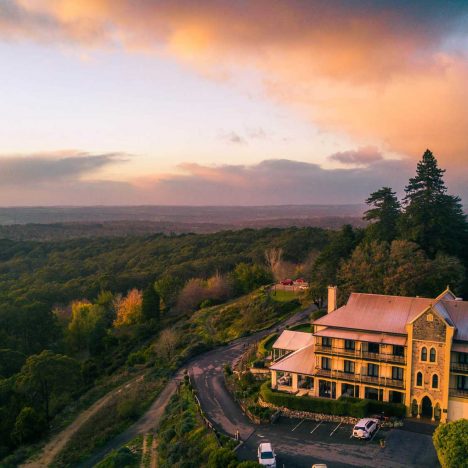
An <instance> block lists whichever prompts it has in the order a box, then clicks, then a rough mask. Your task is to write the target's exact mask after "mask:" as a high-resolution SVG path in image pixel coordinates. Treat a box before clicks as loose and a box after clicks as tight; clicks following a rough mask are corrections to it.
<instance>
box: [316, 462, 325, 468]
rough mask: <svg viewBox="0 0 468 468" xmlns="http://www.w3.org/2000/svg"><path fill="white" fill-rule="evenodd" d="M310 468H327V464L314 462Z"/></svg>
mask: <svg viewBox="0 0 468 468" xmlns="http://www.w3.org/2000/svg"><path fill="white" fill-rule="evenodd" d="M312 468H327V465H325V464H324V463H318V464H317V463H315V464H314V465H312Z"/></svg>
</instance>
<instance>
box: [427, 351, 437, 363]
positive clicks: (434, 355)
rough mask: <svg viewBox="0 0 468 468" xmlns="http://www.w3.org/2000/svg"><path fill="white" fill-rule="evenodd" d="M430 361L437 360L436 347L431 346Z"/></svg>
mask: <svg viewBox="0 0 468 468" xmlns="http://www.w3.org/2000/svg"><path fill="white" fill-rule="evenodd" d="M429 361H431V362H435V361H436V350H435V348H431V350H430V351H429Z"/></svg>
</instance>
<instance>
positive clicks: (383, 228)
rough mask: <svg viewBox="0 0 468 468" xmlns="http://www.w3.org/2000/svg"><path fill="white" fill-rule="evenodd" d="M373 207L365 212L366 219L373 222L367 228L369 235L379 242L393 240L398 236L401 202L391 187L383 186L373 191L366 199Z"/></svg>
mask: <svg viewBox="0 0 468 468" xmlns="http://www.w3.org/2000/svg"><path fill="white" fill-rule="evenodd" d="M366 203H367V205H369V206H370V207H372V208H371V209H369V210H367V211H366V212H365V213H364V219H365V220H366V221H370V222H371V224H370V226H369V227H368V228H367V230H366V231H367V232H366V234H367V237H368V238H369V239H370V240H373V241H374V240H375V241H378V242H384V241H387V242H391V241H392V240H394V239H395V238H396V236H397V226H398V221H399V218H400V214H401V212H400V202H399V201H398V198H397V197H396V193H395V192H393V191H392V189H391V188H390V187H382V188H381V189H379V190H377V191H376V192H374V193H371V194H370V196H369V198H368V199H367V200H366Z"/></svg>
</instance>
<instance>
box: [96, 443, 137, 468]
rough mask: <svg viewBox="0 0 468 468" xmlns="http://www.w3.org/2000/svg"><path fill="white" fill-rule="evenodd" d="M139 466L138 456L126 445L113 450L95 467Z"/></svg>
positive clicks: (121, 467)
mask: <svg viewBox="0 0 468 468" xmlns="http://www.w3.org/2000/svg"><path fill="white" fill-rule="evenodd" d="M138 466H140V458H139V456H138V455H137V454H135V453H133V452H132V451H131V450H130V449H129V448H128V447H121V448H120V449H119V450H113V451H112V452H111V453H110V454H109V455H108V456H107V457H106V458H105V460H103V461H102V462H101V463H98V464H97V465H96V468H133V467H135V468H136V467H138Z"/></svg>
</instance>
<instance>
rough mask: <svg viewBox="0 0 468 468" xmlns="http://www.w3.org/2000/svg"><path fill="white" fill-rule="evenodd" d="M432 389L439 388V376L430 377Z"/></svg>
mask: <svg viewBox="0 0 468 468" xmlns="http://www.w3.org/2000/svg"><path fill="white" fill-rule="evenodd" d="M432 388H439V376H438V375H437V374H434V375H433V376H432Z"/></svg>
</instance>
